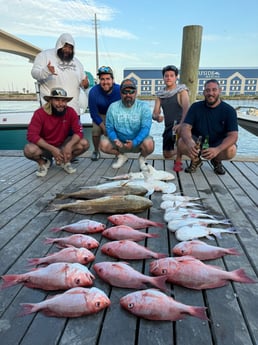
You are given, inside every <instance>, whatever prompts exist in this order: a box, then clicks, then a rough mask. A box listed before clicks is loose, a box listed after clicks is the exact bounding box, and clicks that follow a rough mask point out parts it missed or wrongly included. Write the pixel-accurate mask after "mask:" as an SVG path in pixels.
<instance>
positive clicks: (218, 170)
mask: <svg viewBox="0 0 258 345" xmlns="http://www.w3.org/2000/svg"><path fill="white" fill-rule="evenodd" d="M211 164H212V166H213V168H214V169H213V170H214V172H215V174H217V175H225V174H226V171H225V169H224V167H223V165H222V163H221V162H219V161H216V160H215V159H212V160H211Z"/></svg>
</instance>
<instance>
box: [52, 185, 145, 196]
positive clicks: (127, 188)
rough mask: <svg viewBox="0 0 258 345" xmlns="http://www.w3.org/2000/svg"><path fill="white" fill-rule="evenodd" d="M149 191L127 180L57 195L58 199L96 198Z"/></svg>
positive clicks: (141, 193)
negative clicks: (128, 183)
mask: <svg viewBox="0 0 258 345" xmlns="http://www.w3.org/2000/svg"><path fill="white" fill-rule="evenodd" d="M147 193H148V190H147V189H146V188H145V187H144V186H141V185H139V184H130V185H127V184H125V181H123V183H120V184H117V183H116V184H113V185H110V184H109V183H107V184H105V183H104V184H102V185H101V184H100V185H96V186H90V187H85V188H83V189H80V190H79V191H74V192H70V193H60V194H57V195H56V198H57V199H67V198H73V199H96V198H101V197H103V196H112V195H140V196H144V195H146V194H147Z"/></svg>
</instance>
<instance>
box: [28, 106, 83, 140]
mask: <svg viewBox="0 0 258 345" xmlns="http://www.w3.org/2000/svg"><path fill="white" fill-rule="evenodd" d="M71 130H72V132H73V134H77V135H79V137H80V138H83V129H82V125H81V123H80V120H79V118H78V115H77V113H76V112H75V110H74V109H73V108H71V107H67V108H66V113H65V115H63V116H54V115H50V114H48V113H47V112H46V111H45V110H44V108H39V109H38V110H36V111H35V112H34V114H33V116H32V119H31V122H30V124H29V126H28V132H27V140H28V141H29V142H31V143H34V144H36V143H37V142H38V141H39V139H41V138H42V139H44V140H45V141H46V142H47V143H48V144H50V145H53V146H56V147H59V146H61V145H62V144H63V142H64V141H65V140H66V138H67V137H68V136H69V135H71V134H70V133H71Z"/></svg>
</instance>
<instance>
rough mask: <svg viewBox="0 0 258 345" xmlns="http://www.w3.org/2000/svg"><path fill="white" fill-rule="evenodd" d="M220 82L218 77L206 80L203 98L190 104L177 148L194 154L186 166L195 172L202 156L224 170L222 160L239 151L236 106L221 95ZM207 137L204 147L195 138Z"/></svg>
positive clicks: (190, 155)
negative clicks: (205, 146)
mask: <svg viewBox="0 0 258 345" xmlns="http://www.w3.org/2000/svg"><path fill="white" fill-rule="evenodd" d="M220 91H221V89H220V86H219V82H218V81H217V80H215V79H210V80H208V81H206V83H205V85H204V91H203V95H204V98H205V99H204V100H203V101H200V102H195V103H193V104H192V105H191V107H190V108H189V110H188V112H187V115H186V118H185V120H184V123H183V125H182V130H181V133H180V139H179V141H178V150H179V151H180V153H181V154H185V155H187V156H189V157H190V158H191V164H190V166H189V167H187V168H186V169H185V172H187V173H193V172H195V171H196V169H197V168H198V167H199V166H201V165H202V158H203V159H205V160H210V161H211V164H212V166H213V168H214V172H215V173H216V174H219V175H223V174H225V169H224V167H223V165H222V163H221V161H222V160H229V159H232V158H233V157H234V156H235V155H236V143H237V139H238V125H237V114H236V111H235V109H234V108H233V107H231V106H230V105H229V104H227V103H225V102H223V101H222V100H221V99H220ZM199 137H202V142H201V145H202V143H203V141H204V139H205V138H206V141H208V148H205V149H202V148H200V147H199V146H198V145H196V141H197V139H198V138H199Z"/></svg>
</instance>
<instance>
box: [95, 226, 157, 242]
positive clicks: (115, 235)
mask: <svg viewBox="0 0 258 345" xmlns="http://www.w3.org/2000/svg"><path fill="white" fill-rule="evenodd" d="M102 236H104V237H106V238H108V239H109V240H131V241H135V242H138V241H142V240H144V239H145V238H155V237H159V235H158V234H148V233H146V232H141V231H139V230H135V229H133V228H132V227H130V226H128V225H116V226H112V227H111V228H107V229H106V230H104V231H103V232H102Z"/></svg>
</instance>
